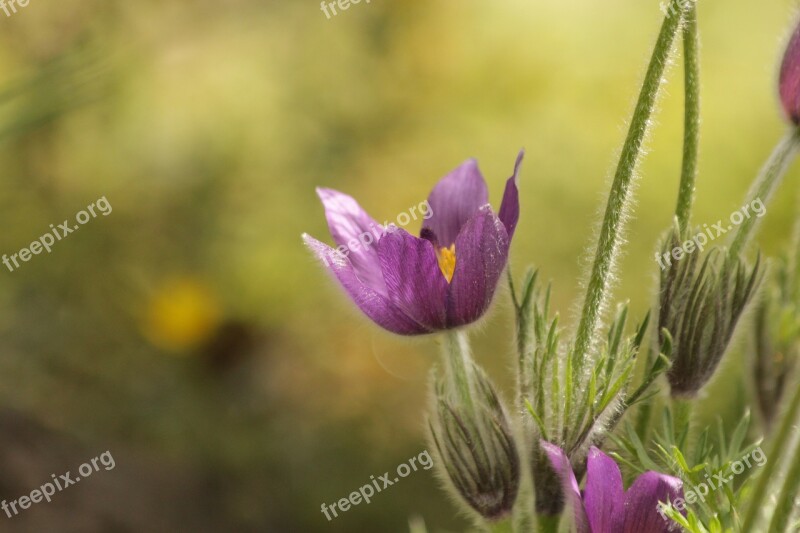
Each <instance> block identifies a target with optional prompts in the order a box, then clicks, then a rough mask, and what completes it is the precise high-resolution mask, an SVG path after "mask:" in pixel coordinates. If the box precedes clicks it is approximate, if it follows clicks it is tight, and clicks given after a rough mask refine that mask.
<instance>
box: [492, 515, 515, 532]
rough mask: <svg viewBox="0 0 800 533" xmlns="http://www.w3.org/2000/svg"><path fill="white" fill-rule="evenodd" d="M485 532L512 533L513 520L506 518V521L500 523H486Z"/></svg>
mask: <svg viewBox="0 0 800 533" xmlns="http://www.w3.org/2000/svg"><path fill="white" fill-rule="evenodd" d="M486 530H487V531H488V532H489V533H514V524H513V520H511V519H510V518H508V519H506V520H501V521H500V522H490V523H487V524H486Z"/></svg>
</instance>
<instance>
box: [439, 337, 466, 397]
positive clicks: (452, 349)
mask: <svg viewBox="0 0 800 533" xmlns="http://www.w3.org/2000/svg"><path fill="white" fill-rule="evenodd" d="M443 348H444V359H445V366H446V368H447V378H446V379H447V380H451V381H450V382H451V383H452V384H453V385H454V390H456V391H457V394H458V398H457V400H458V401H459V402H461V403H463V404H464V406H465V407H467V408H468V409H470V410H472V409H473V408H474V403H473V401H472V382H473V380H472V356H471V355H470V349H469V339H468V338H467V334H466V333H464V331H461V330H450V331H447V333H445V336H444V345H443Z"/></svg>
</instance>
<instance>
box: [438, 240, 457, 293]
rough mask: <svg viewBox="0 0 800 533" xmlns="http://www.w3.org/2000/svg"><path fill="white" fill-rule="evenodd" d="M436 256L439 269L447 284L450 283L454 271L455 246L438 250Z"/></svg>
mask: <svg viewBox="0 0 800 533" xmlns="http://www.w3.org/2000/svg"><path fill="white" fill-rule="evenodd" d="M437 256H438V258H439V268H440V269H441V270H442V274H444V278H445V279H446V280H447V283H450V280H452V279H453V272H455V270H456V245H455V244H451V245H450V248H439V253H438V254H437Z"/></svg>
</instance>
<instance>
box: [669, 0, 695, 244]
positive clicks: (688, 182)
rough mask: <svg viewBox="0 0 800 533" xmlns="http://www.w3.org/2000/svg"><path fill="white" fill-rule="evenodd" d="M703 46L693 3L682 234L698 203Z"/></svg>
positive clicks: (688, 23) (686, 42)
mask: <svg viewBox="0 0 800 533" xmlns="http://www.w3.org/2000/svg"><path fill="white" fill-rule="evenodd" d="M699 48H700V42H699V37H698V31H697V5H696V4H695V3H694V2H690V6H689V7H688V9H687V11H686V13H685V14H684V25H683V66H684V82H683V83H684V94H685V101H684V117H683V164H682V166H681V184H680V188H679V190H678V203H677V205H676V206H675V216H676V217H677V219H678V227H679V228H680V231H681V234H684V233H685V232H686V231H688V229H689V222H690V220H691V217H692V204H693V203H694V184H695V180H696V179H697V154H698V151H699V145H700V60H699V57H698V55H699Z"/></svg>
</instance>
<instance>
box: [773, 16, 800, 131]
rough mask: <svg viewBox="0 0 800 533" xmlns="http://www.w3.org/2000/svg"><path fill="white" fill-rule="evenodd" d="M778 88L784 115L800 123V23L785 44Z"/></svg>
mask: <svg viewBox="0 0 800 533" xmlns="http://www.w3.org/2000/svg"><path fill="white" fill-rule="evenodd" d="M778 90H779V93H780V96H781V104H782V105H783V111H784V112H785V113H786V116H787V117H788V118H789V120H791V121H792V122H794V124H795V125H797V124H800V25H798V26H797V27H796V28H795V30H794V33H792V37H791V38H790V39H789V44H788V45H787V46H786V52H785V53H784V56H783V62H782V63H781V71H780V77H779V80H778Z"/></svg>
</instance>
